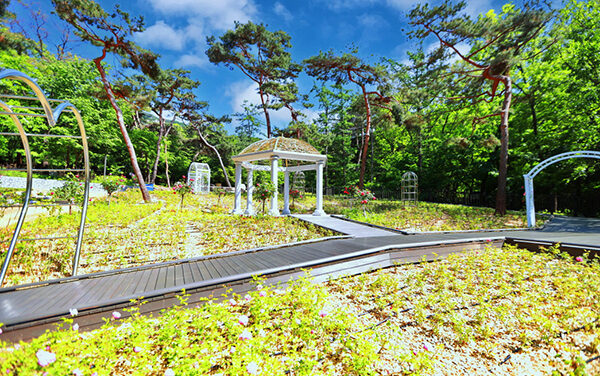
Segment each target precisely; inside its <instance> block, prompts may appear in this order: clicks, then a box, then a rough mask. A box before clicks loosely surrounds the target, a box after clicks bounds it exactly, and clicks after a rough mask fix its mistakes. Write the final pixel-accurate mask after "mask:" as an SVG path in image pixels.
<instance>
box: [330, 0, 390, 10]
mask: <svg viewBox="0 0 600 376" xmlns="http://www.w3.org/2000/svg"><path fill="white" fill-rule="evenodd" d="M379 1H380V0H323V1H322V2H323V3H324V4H325V5H326V6H327V7H328V8H330V9H333V10H343V9H354V8H363V7H366V6H369V5H372V4H376V3H378V2H379Z"/></svg>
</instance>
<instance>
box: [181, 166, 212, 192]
mask: <svg viewBox="0 0 600 376" xmlns="http://www.w3.org/2000/svg"><path fill="white" fill-rule="evenodd" d="M187 183H188V184H189V185H190V186H191V187H192V191H193V192H194V193H209V192H210V166H209V165H208V164H206V163H198V162H193V163H192V164H190V167H189V169H188V176H187Z"/></svg>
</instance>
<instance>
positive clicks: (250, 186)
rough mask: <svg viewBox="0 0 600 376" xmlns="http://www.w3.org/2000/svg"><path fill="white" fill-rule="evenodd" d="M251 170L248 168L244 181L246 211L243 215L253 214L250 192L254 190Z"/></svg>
mask: <svg viewBox="0 0 600 376" xmlns="http://www.w3.org/2000/svg"><path fill="white" fill-rule="evenodd" d="M252 175H253V171H252V169H251V168H249V169H248V179H247V181H246V211H245V212H244V214H245V215H254V205H253V203H252V193H253V192H254V182H253V181H252V180H253V176H252Z"/></svg>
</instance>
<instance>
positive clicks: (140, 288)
mask: <svg viewBox="0 0 600 376" xmlns="http://www.w3.org/2000/svg"><path fill="white" fill-rule="evenodd" d="M150 275H152V269H146V270H144V271H143V272H142V275H140V277H139V279H138V283H136V284H135V286H133V287H132V288H131V289H130V290H127V292H128V293H129V295H136V294H138V293H140V292H144V291H145V290H144V289H145V288H146V284H147V283H148V279H150Z"/></svg>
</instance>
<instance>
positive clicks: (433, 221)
mask: <svg viewBox="0 0 600 376" xmlns="http://www.w3.org/2000/svg"><path fill="white" fill-rule="evenodd" d="M324 209H325V211H326V212H327V213H339V214H342V215H345V216H346V217H348V218H350V219H354V220H358V221H362V222H368V223H372V224H376V225H380V226H384V227H389V228H393V229H399V230H404V229H409V230H416V231H444V230H446V231H447V230H477V229H493V228H518V227H527V217H526V216H525V214H524V213H521V212H511V211H509V212H508V213H507V214H506V215H505V216H496V215H494V209H491V208H484V207H472V206H463V205H453V204H439V203H431V202H419V203H418V205H417V206H409V205H406V204H404V203H403V202H402V201H400V200H369V201H368V206H367V205H364V204H363V205H358V204H357V203H356V200H355V199H353V197H350V196H336V197H330V198H328V200H326V201H325V204H324ZM538 220H539V224H540V225H541V224H542V222H543V221H542V219H540V218H538Z"/></svg>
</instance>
